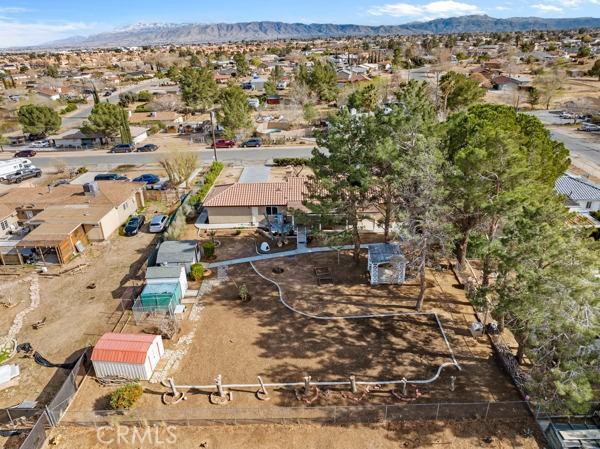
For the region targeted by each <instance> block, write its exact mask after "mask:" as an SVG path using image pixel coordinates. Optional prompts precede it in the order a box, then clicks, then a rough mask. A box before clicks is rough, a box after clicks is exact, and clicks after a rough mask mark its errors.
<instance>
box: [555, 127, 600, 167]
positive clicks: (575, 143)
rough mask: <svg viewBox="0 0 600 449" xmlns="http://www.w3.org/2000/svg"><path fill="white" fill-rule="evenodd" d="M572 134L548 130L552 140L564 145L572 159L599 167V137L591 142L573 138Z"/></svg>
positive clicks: (564, 131) (562, 130)
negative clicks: (588, 162) (585, 161)
mask: <svg viewBox="0 0 600 449" xmlns="http://www.w3.org/2000/svg"><path fill="white" fill-rule="evenodd" d="M580 132H581V131H580ZM572 133H573V131H570V132H568V131H566V130H564V129H560V128H551V129H550V135H551V136H552V138H553V139H555V140H558V141H559V142H562V143H564V144H565V147H567V149H568V150H569V151H570V152H571V156H572V157H573V158H579V159H585V160H587V161H590V162H592V163H594V164H596V165H598V166H600V137H599V138H598V139H597V140H596V141H593V140H590V139H588V138H584V137H583V136H582V137H577V136H573V134H572Z"/></svg>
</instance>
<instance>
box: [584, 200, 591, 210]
mask: <svg viewBox="0 0 600 449" xmlns="http://www.w3.org/2000/svg"><path fill="white" fill-rule="evenodd" d="M585 208H586V209H591V208H592V202H591V201H588V202H587V203H585Z"/></svg>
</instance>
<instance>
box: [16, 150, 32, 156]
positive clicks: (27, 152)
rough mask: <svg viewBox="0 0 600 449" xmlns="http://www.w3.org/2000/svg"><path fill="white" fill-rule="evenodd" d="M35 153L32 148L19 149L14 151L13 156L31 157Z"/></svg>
mask: <svg viewBox="0 0 600 449" xmlns="http://www.w3.org/2000/svg"><path fill="white" fill-rule="evenodd" d="M36 154H37V153H36V152H35V151H34V150H21V151H17V152H16V153H15V157H33V156H35V155H36Z"/></svg>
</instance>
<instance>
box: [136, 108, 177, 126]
mask: <svg viewBox="0 0 600 449" xmlns="http://www.w3.org/2000/svg"><path fill="white" fill-rule="evenodd" d="M129 123H130V124H132V125H147V124H153V123H163V124H164V125H165V126H167V127H173V126H176V125H179V124H181V123H183V115H181V114H180V113H179V112H174V111H157V112H131V111H129Z"/></svg>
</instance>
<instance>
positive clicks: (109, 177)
mask: <svg viewBox="0 0 600 449" xmlns="http://www.w3.org/2000/svg"><path fill="white" fill-rule="evenodd" d="M127 179H129V178H128V177H127V176H123V175H119V174H118V173H100V174H97V175H96V176H94V181H125V180H127Z"/></svg>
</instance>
